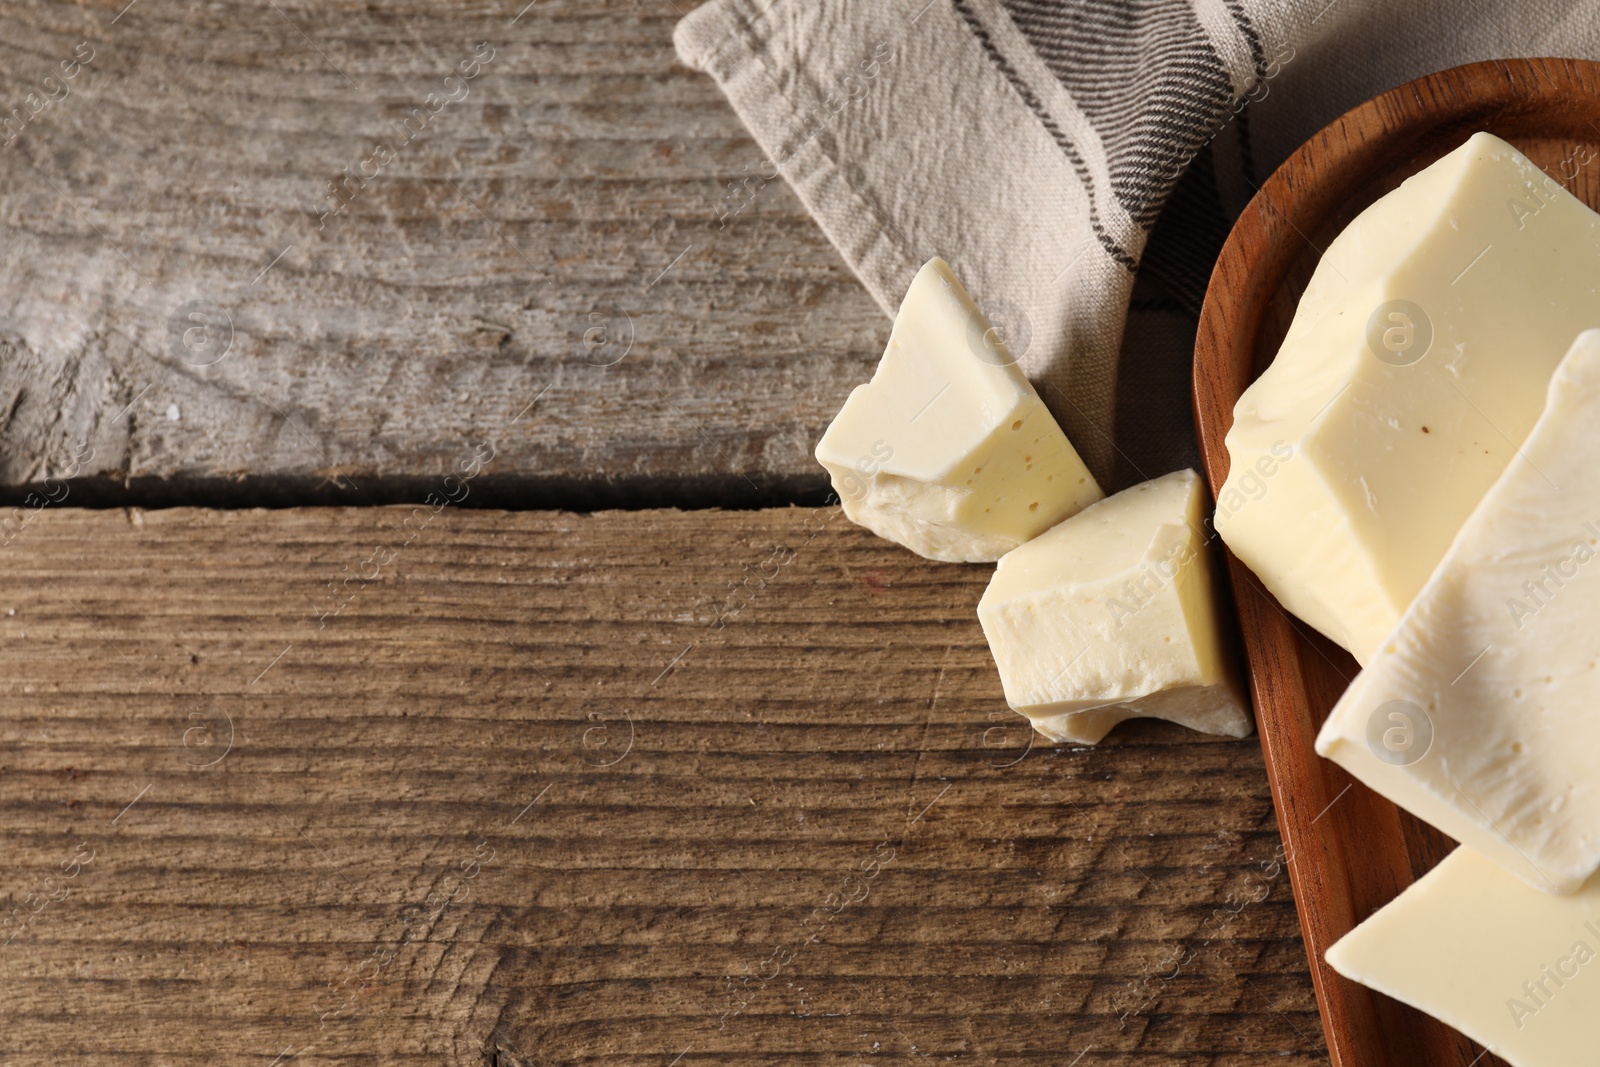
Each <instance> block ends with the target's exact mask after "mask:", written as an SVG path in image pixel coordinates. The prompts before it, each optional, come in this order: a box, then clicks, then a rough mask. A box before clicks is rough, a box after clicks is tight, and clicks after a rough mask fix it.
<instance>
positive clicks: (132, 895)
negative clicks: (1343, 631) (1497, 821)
mask: <svg viewBox="0 0 1600 1067" xmlns="http://www.w3.org/2000/svg"><path fill="white" fill-rule="evenodd" d="M408 519H409V520H410V521H411V524H412V525H411V527H409V528H407V527H406V525H405V523H406V522H407V520H408ZM424 519H426V521H424ZM408 540H409V543H407V542H408ZM0 551H3V559H4V575H5V577H4V580H3V584H0V679H3V682H0V684H3V686H4V692H5V700H4V702H3V703H0V752H3V753H4V756H3V762H0V822H3V825H0V836H3V838H4V840H5V841H6V842H7V846H8V847H7V851H6V857H5V863H4V865H3V868H0V879H3V886H0V892H3V894H4V898H5V900H6V909H7V910H6V911H5V912H4V913H3V915H0V924H3V925H0V930H3V931H4V944H3V947H0V981H3V983H4V987H5V990H6V994H7V1010H6V1023H7V1024H6V1026H5V1027H4V1029H3V1030H0V1059H3V1060H4V1062H5V1063H7V1064H9V1065H24V1064H44V1063H60V1062H62V1061H63V1060H67V1061H70V1062H72V1063H76V1064H85V1065H91V1067H93V1065H102V1064H105V1065H109V1064H119V1065H155V1064H200V1063H213V1062H217V1061H218V1060H225V1061H227V1062H233V1063H259V1064H261V1065H263V1067H265V1065H268V1064H271V1063H274V1062H280V1063H288V1062H292V1063H296V1064H300V1063H304V1064H313V1063H330V1064H331V1063H384V1064H394V1063H419V1064H420V1063H428V1064H440V1063H444V1064H470V1065H474V1067H476V1065H480V1064H485V1063H495V1064H498V1065H500V1067H511V1065H531V1064H600V1063H604V1064H609V1065H625V1067H647V1065H648V1067H660V1065H664V1064H668V1063H677V1064H679V1065H680V1067H698V1065H702V1064H712V1063H738V1064H772V1065H780V1064H781V1065H794V1064H810V1063H851V1064H854V1063H868V1062H871V1063H913V1062H923V1061H924V1060H926V1059H929V1058H933V1059H938V1060H955V1061H957V1062H970V1063H983V1064H998V1063H1004V1064H1027V1063H1037V1064H1057V1065H1059V1064H1066V1063H1074V1062H1081V1063H1084V1064H1095V1065H1128V1064H1162V1065H1193V1067H1199V1065H1202V1064H1204V1065H1208V1067H1224V1065H1226V1067H1241V1065H1247V1064H1263V1065H1264V1064H1268V1063H1270V1064H1276V1065H1281V1064H1289V1065H1303V1067H1311V1065H1314V1064H1317V1063H1321V1062H1324V1054H1323V1052H1322V1051H1321V1047H1320V1041H1319V1036H1318V1033H1317V1025H1316V1018H1315V1015H1314V1011H1315V1008H1314V1003H1313V997H1312V990H1311V986H1310V980H1309V977H1308V975H1307V973H1306V964H1305V959H1304V956H1303V955H1302V951H1301V948H1300V944H1299V941H1298V938H1297V936H1296V921H1295V916H1294V909H1293V904H1292V902H1291V899H1290V891H1289V885H1288V881H1287V879H1286V878H1284V877H1283V873H1282V872H1283V868H1282V865H1281V863H1279V862H1277V861H1278V860H1279V859H1280V858H1281V854H1280V852H1279V839H1278V835H1277V832H1276V830H1275V829H1274V827H1273V816H1272V807H1271V802H1270V799H1269V796H1268V790H1267V784H1266V781H1265V778H1264V776H1263V773H1262V766H1261V757H1260V750H1259V748H1258V747H1257V745H1256V744H1255V742H1254V741H1253V740H1245V741H1237V742H1231V741H1216V740H1211V739H1205V738H1201V737H1199V736H1197V735H1194V734H1191V733H1188V732H1186V731H1184V730H1181V729H1179V728H1177V727H1172V726H1170V725H1169V724H1166V723H1133V724H1127V725H1126V726H1124V727H1120V728H1119V729H1118V730H1117V731H1116V732H1114V733H1113V735H1112V736H1111V737H1110V738H1108V740H1107V741H1106V742H1105V743H1104V744H1103V745H1102V746H1100V747H1098V748H1092V747H1087V748H1049V747H1046V746H1044V745H1043V744H1040V745H1036V746H1033V747H1031V748H1030V746H1029V742H1028V738H1029V736H1030V734H1029V731H1028V730H1027V729H1026V728H1025V724H1024V723H1023V721H1022V720H1021V719H1020V718H1018V717H1017V716H1015V715H1014V714H1013V713H1011V712H1010V711H1009V710H1008V709H1007V708H1006V707H1005V705H1004V703H1003V701H1002V698H1001V693H1000V687H999V682H998V680H997V678H996V675H995V671H994V668H993V664H992V662H991V660H990V658H989V654H988V650H987V647H986V646H985V644H984V641H983V638H982V634H981V632H980V630H979V628H978V626H977V623H976V619H975V615H974V608H975V605H976V602H977V599H978V597H979V595H980V594H981V592H982V589H983V587H984V584H985V583H986V581H987V577H988V569H987V568H983V567H964V566H952V565H939V564H932V563H929V562H927V561H924V560H921V559H918V558H916V557H913V556H911V555H910V554H909V553H906V552H903V551H901V550H899V549H897V548H895V547H894V546H892V545H888V544H886V543H885V542H882V541H880V540H878V539H876V538H874V537H872V536H871V535H869V534H866V533H865V532H863V531H861V530H858V529H856V528H854V527H851V526H849V524H848V523H847V522H846V521H845V520H843V519H842V518H840V517H839V516H838V514H837V512H834V511H811V510H800V509H786V510H771V511H758V512H711V511H707V512H689V513H683V512H662V511H657V512H650V511H646V512H633V513H626V514H623V513H601V514H596V515H592V516H588V517H585V516H579V515H574V514H565V513H517V514H508V513H503V512H495V511H487V510H480V511H458V510H455V509H448V508H447V509H445V510H443V511H440V512H438V513H437V514H433V513H432V512H426V510H425V514H423V515H419V516H414V515H413V513H412V512H411V511H410V510H402V509H390V508H379V509H354V510H346V509H311V510H287V511H230V512H217V511H199V510H184V509H176V510H170V511H152V512H140V511H126V512H125V511H122V510H115V511H78V510H72V509H67V508H59V509H46V510H44V511H43V512H41V513H39V514H38V515H37V516H36V517H35V518H34V519H33V520H32V521H31V522H30V523H29V524H28V525H27V526H26V527H25V528H22V529H20V530H18V531H16V532H15V535H14V536H13V537H12V538H11V539H10V540H9V543H7V544H6V546H5V547H4V549H3V550H0ZM368 561H370V562H368ZM351 575H356V576H358V577H351ZM330 583H332V584H333V585H334V586H335V588H334V589H330V588H329V585H330ZM331 606H336V607H337V608H338V610H337V611H336V612H331ZM680 1054H681V1059H676V1060H675V1059H674V1057H678V1056H680ZM1080 1055H1081V1056H1082V1059H1081V1060H1077V1059H1075V1057H1079V1056H1080ZM276 1057H282V1059H279V1060H275V1058H276Z"/></svg>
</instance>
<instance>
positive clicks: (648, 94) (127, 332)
mask: <svg viewBox="0 0 1600 1067" xmlns="http://www.w3.org/2000/svg"><path fill="white" fill-rule="evenodd" d="M525 6H526V0H449V2H445V3H436V2H428V3H420V2H393V3H384V4H369V3H366V2H364V0H363V2H353V0H343V2H336V3H332V4H314V5H313V4H307V3H304V2H301V0H284V2H282V3H277V2H274V3H267V4H261V3H244V2H239V0H223V2H219V3H213V4H205V5H193V4H164V3H150V2H148V0H146V2H143V3H136V4H134V5H126V0H116V2H108V0H98V2H94V3H67V2H55V0H20V2H18V3H12V4H7V5H6V6H5V9H4V10H3V11H0V218H3V219H4V223H5V240H4V241H0V277H3V278H4V279H5V281H6V284H5V286H4V287H3V288H4V294H5V295H4V296H3V297H0V487H3V486H15V485H19V484H24V483H32V482H37V481H39V480H41V479H42V478H44V477H45V476H46V475H49V474H52V473H59V472H62V471H76V472H79V473H81V475H83V476H84V477H86V478H89V479H90V480H91V482H92V483H93V484H90V485H85V486H84V487H83V493H82V494H81V495H80V497H79V499H80V500H90V499H95V498H98V499H100V500H108V499H126V500H128V501H131V502H135V503H139V502H142V503H146V504H148V503H151V502H152V501H154V502H161V501H173V500H188V501H194V502H206V503H216V502H219V501H220V500H234V501H237V502H262V501H263V500H266V501H271V500H301V501H306V500H323V501H329V502H342V503H358V502H365V501H371V500H388V501H393V502H399V501H403V500H409V499H414V498H415V495H414V493H415V490H416V489H417V487H418V486H419V485H420V484H421V483H422V482H423V481H425V480H426V479H428V478H432V477H437V476H439V475H442V474H444V473H447V472H448V471H450V470H451V469H452V468H453V466H454V464H455V462H456V459H457V457H458V456H459V455H460V454H461V453H462V451H463V450H464V449H467V448H469V447H470V446H471V445H472V444H473V443H476V442H477V441H480V440H483V439H485V438H489V439H493V440H494V441H495V442H496V444H497V445H498V446H499V449H500V457H499V459H498V460H497V462H496V465H495V468H494V471H493V474H494V475H495V477H494V478H492V479H488V480H486V481H485V482H484V483H483V485H482V486H480V492H481V493H482V494H488V495H489V496H493V497H494V498H496V499H498V500H499V501H501V502H506V501H515V502H519V503H526V502H528V501H537V500H539V499H541V498H553V497H557V496H558V497H559V498H560V499H563V500H572V501H591V502H592V501H606V500H610V501H613V502H622V503H629V504H630V505H631V503H633V502H636V501H637V500H639V499H641V496H640V494H643V498H644V499H648V498H649V496H650V494H652V493H654V494H655V495H657V496H658V497H662V498H667V497H671V498H673V499H677V500H701V501H704V502H719V503H731V502H735V501H738V500H760V499H763V498H766V499H773V498H792V497H794V496H795V494H801V495H804V494H806V493H807V492H812V493H818V492H820V487H821V486H822V485H823V484H824V481H823V478H822V475H821V472H820V470H819V469H818V468H817V467H816V465H815V463H814V462H813V461H812V460H811V459H810V447H811V445H812V443H813V442H814V441H815V440H816V438H817V437H818V436H819V434H820V432H821V430H822V428H823V427H824V426H825V425H826V423H827V421H828V419H829V418H831V417H832V415H833V414H834V413H835V412H836V411H837V410H838V406H839V404H840V403H842V401H843V398H844V396H845V395H846V393H848V391H849V389H850V388H851V386H852V385H854V384H855V383H857V382H859V381H861V380H863V379H864V378H865V377H866V376H867V375H868V374H870V371H871V368H872V366H873V364H874V363H875V361H876V357H877V354H878V352H879V351H880V350H881V346H882V343H883V339H884V337H885V336H886V333H887V322H886V320H885V319H884V317H883V314H882V312H881V311H880V310H879V309H878V308H877V306H876V305H875V304H873V302H872V301H871V299H870V298H869V297H868V296H867V295H866V293H865V292H864V291H863V290H862V288H861V286H860V285H859V283H858V282H856V280H855V279H854V277H853V276H852V275H851V273H850V271H849V270H848V268H847V267H846V266H845V264H844V263H843V261H842V260H841V259H840V258H839V256H838V254H837V253H836V252H835V251H834V250H833V248H832V247H831V246H830V245H829V244H828V242H827V240H826V238H825V237H824V236H823V235H822V233H821V232H820V230H818V228H817V227H816V225H815V223H813V222H812V221H811V219H810V218H809V216H807V215H806V213H805V211H804V210H803V208H802V207H801V206H800V204H799V202H798V200H797V199H796V198H795V197H794V196H793V195H792V194H791V193H790V192H789V190H788V189H787V187H786V186H784V185H783V184H782V183H781V182H777V183H772V184H769V185H767V186H766V187H765V188H763V189H762V190H761V191H760V192H759V194H758V195H756V196H755V198H754V199H753V200H751V201H750V202H749V204H748V205H747V206H745V207H744V208H743V209H742V210H741V211H739V212H738V213H737V214H736V215H733V216H730V217H727V218H724V217H723V216H725V215H726V211H727V209H726V206H725V197H727V196H728V195H729V193H728V189H727V184H728V183H729V182H730V181H731V180H732V179H734V178H736V177H739V176H742V174H743V172H744V169H745V168H747V167H749V168H754V167H755V166H756V164H758V163H759V161H760V153H759V151H758V150H757V149H756V146H755V144H754V142H752V141H751V140H750V139H749V138H748V136H746V134H745V132H744V130H743V127H742V126H741V125H740V123H739V121H738V119H737V118H736V117H735V116H734V114H733V112H732V110H731V109H730V108H729V107H728V106H727V103H726V101H725V100H724V99H723V98H722V96H721V94H720V93H719V92H718V90H717V89H716V87H715V85H714V84H713V82H712V81H711V79H709V78H705V77H703V76H700V75H698V74H695V73H693V72H691V71H689V70H687V69H686V68H684V67H683V66H681V65H680V64H678V63H677V62H676V59H675V55H674V52H673V49H672V44H671V31H672V27H673V25H674V23H675V22H676V20H677V19H678V17H679V14H680V9H681V8H682V5H680V4H675V3H674V2H673V0H650V2H648V3H645V4H642V5H641V4H638V3H635V2H633V0H627V2H625V0H610V2H608V3H599V4H596V3H591V2H588V0H541V2H539V3H537V4H535V5H532V6H526V9H525V10H522V9H524V8H525ZM519 10H521V13H520V15H519ZM63 63H66V64H68V67H67V68H65V69H68V70H72V71H73V77H71V78H66V77H65V76H64V75H63V67H62V64H63ZM463 64H465V65H466V69H468V70H470V71H473V72H474V73H475V77H473V78H471V79H470V80H462V79H461V77H460V73H461V68H462V65H463ZM46 79H53V80H50V81H47V80H46ZM446 79H452V80H450V81H447V80H446ZM430 94H437V95H436V96H435V97H434V98H433V99H432V100H431V101H430ZM52 97H55V99H51V98H52ZM451 97H455V98H456V99H454V100H452V99H450V98H451ZM434 106H437V107H438V108H439V110H438V112H437V113H436V114H431V115H428V114H425V115H423V116H422V117H421V118H412V117H411V116H412V115H413V109H415V108H418V107H424V108H428V107H434ZM35 111H37V113H35ZM8 116H10V121H11V126H9V127H6V126H4V125H3V123H4V122H5V120H6V118H7V117H8ZM408 119H409V120H410V121H411V122H412V124H413V126H415V127H420V132H418V133H415V134H413V133H409V132H407V128H406V127H405V126H404V123H405V122H406V121H407V120H408ZM380 141H381V142H383V143H385V144H388V145H389V146H390V147H391V148H392V149H393V150H394V151H393V155H394V158H393V159H392V160H390V161H388V162H386V163H385V162H384V160H386V159H387V158H388V157H387V154H380V155H379V156H378V157H374V150H375V146H376V145H377V143H378V142H380ZM380 164H382V165H380ZM346 174H352V175H354V177H353V178H352V177H343V176H344V175H346ZM364 175H374V176H372V177H369V178H364V177H363V176H364ZM336 180H340V181H342V183H343V184H342V185H341V186H339V190H338V191H337V192H336V193H332V194H330V188H332V185H333V183H334V182H335V181H336ZM335 196H336V197H337V199H332V198H330V197H335ZM341 202H342V203H344V205H345V206H343V207H341V208H339V210H337V211H336V212H334V213H332V214H328V215H327V216H326V217H324V216H323V213H324V212H326V211H329V210H330V209H331V208H333V207H335V206H336V205H337V204H339V203H341ZM535 397H542V399H541V400H540V401H539V403H538V404H537V405H536V406H535V407H534V408H532V409H531V410H529V409H528V405H529V403H530V402H531V401H533V400H534V398H535ZM519 414H520V415H521V417H520V418H519V417H518V416H519ZM89 449H92V456H91V455H89V454H88V452H87V451H86V450H89ZM80 456H81V457H83V458H82V459H81V461H79V462H75V458H76V457H80ZM241 480H243V481H244V483H245V484H244V485H243V486H239V485H236V484H235V483H237V482H239V481H241ZM123 487H131V488H132V490H133V491H132V492H125V494H124V495H123V496H122V497H120V498H119V497H118V496H117V495H116V494H117V491H119V490H122V489H123ZM222 494H228V495H225V496H224V495H222Z"/></svg>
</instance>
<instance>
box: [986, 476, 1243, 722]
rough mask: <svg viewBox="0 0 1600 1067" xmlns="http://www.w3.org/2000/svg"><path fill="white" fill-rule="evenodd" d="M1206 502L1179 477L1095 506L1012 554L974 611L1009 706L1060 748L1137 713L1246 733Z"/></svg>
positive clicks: (1193, 484) (1196, 486)
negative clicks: (1222, 622)
mask: <svg viewBox="0 0 1600 1067" xmlns="http://www.w3.org/2000/svg"><path fill="white" fill-rule="evenodd" d="M1204 504H1205V495H1204V491H1203V490H1202V488H1201V485H1200V478H1199V476H1198V475H1196V474H1195V473H1194V472H1193V471H1187V470H1185V471H1177V472H1175V473H1172V474H1168V475H1166V476H1165V477H1162V478H1157V479H1155V480H1154V481H1149V482H1145V483H1144V484H1142V485H1136V486H1134V487H1133V488H1131V489H1127V490H1124V491H1123V492H1121V493H1118V494H1117V495H1116V496H1113V497H1108V498H1107V499H1105V500H1102V501H1101V502H1099V503H1098V504H1093V505H1091V506H1090V507H1088V508H1086V509H1084V510H1083V511H1082V512H1080V513H1078V514H1077V515H1074V516H1073V517H1072V518H1070V519H1067V520H1066V521H1065V522H1062V523H1061V524H1060V525H1058V526H1056V527H1055V528H1053V529H1051V530H1050V531H1049V532H1047V533H1044V534H1041V535H1040V536H1038V537H1036V538H1034V539H1033V540H1032V541H1029V542H1028V543H1027V544H1025V545H1023V546H1022V547H1021V548H1018V549H1015V550H1014V551H1012V552H1010V553H1008V554H1007V555H1006V556H1005V557H1004V558H1002V559H1001V560H1000V565H999V566H998V567H997V568H995V573H994V578H993V579H991V580H990V582H989V588H988V589H987V590H985V591H984V594H983V599H982V600H981V601H979V603H978V621H979V622H980V623H981V624H982V625H983V632H984V635H985V636H986V637H987V638H988V639H989V649H990V651H991V652H993V654H994V660H995V663H996V664H997V665H998V666H999V668H1000V681H1001V684H1002V686H1003V687H1004V689H1005V694H1006V702H1007V703H1008V704H1010V705H1011V707H1012V708H1014V709H1016V710H1017V711H1019V712H1021V713H1022V714H1024V715H1026V716H1027V717H1028V718H1029V719H1030V720H1032V722H1033V725H1034V728H1035V729H1037V730H1038V731H1039V732H1040V733H1041V734H1043V735H1044V736H1046V737H1048V738H1050V739H1051V740H1052V741H1058V742H1059V741H1069V742H1078V743H1082V744H1094V743H1095V742H1097V741H1099V740H1100V739H1101V738H1102V737H1104V736H1105V735H1106V733H1107V732H1108V731H1109V730H1110V729H1111V728H1112V727H1113V726H1115V725H1116V724H1117V723H1119V722H1121V721H1122V720H1124V719H1130V718H1135V717H1155V718H1162V719H1169V720H1171V721H1173V722H1176V723H1181V724H1183V725H1184V726H1188V727H1190V728H1192V729H1195V730H1201V731H1203V732H1205V733H1212V734H1225V735H1227V736H1229V737H1243V736H1245V735H1246V734H1248V733H1249V732H1250V730H1251V726H1252V722H1251V718H1250V713H1249V711H1248V706H1247V705H1246V704H1245V702H1244V699H1243V697H1242V695H1241V693H1240V691H1239V688H1238V684H1237V680H1236V678H1235V677H1234V673H1233V671H1231V670H1230V669H1229V664H1228V662H1227V660H1226V656H1225V653H1224V650H1223V648H1222V647H1221V642H1220V640H1219V620H1218V612H1217V605H1216V602H1215V599H1214V597H1215V589H1214V588H1213V576H1212V573H1211V565H1210V559H1209V557H1208V555H1207V553H1206V547H1205V538H1204V536H1203V531H1202V527H1201V522H1202V519H1203V518H1204Z"/></svg>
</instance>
